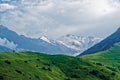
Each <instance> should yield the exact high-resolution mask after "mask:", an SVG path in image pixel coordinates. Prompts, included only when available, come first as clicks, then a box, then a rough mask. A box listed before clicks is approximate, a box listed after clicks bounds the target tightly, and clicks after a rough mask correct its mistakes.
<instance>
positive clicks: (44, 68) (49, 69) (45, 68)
mask: <svg viewBox="0 0 120 80" xmlns="http://www.w3.org/2000/svg"><path fill="white" fill-rule="evenodd" d="M42 69H43V70H48V71H52V69H51V68H50V67H48V68H47V67H42Z"/></svg>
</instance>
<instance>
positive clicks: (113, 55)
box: [81, 43, 120, 80]
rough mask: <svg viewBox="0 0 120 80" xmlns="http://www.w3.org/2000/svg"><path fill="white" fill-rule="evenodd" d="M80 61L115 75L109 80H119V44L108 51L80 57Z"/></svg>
mask: <svg viewBox="0 0 120 80" xmlns="http://www.w3.org/2000/svg"><path fill="white" fill-rule="evenodd" d="M81 59H82V60H84V61H88V62H90V63H93V64H96V65H99V66H103V67H105V68H107V70H109V71H110V72H111V71H112V72H113V73H112V74H114V75H115V76H114V77H112V78H113V79H112V78H111V80H120V78H119V76H120V43H117V44H115V45H114V46H113V47H112V48H110V49H109V50H106V51H102V52H99V53H96V54H91V55H85V56H82V57H81ZM109 77H110V76H109Z"/></svg>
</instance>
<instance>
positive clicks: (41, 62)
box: [0, 44, 120, 80]
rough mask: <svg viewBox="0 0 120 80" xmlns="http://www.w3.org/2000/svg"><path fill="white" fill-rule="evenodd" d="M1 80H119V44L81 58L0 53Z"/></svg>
mask: <svg viewBox="0 0 120 80" xmlns="http://www.w3.org/2000/svg"><path fill="white" fill-rule="evenodd" d="M0 80H120V44H116V45H115V46H114V47H113V48H111V49H110V50H107V51H104V52H99V53H96V54H91V55H86V56H82V57H81V58H76V57H71V56H65V55H46V54H39V53H32V52H21V53H0Z"/></svg>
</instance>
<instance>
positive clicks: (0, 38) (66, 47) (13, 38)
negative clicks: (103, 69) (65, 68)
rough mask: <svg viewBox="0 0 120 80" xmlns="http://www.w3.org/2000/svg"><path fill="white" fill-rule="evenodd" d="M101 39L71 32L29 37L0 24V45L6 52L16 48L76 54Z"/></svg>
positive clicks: (17, 49) (18, 49)
mask: <svg viewBox="0 0 120 80" xmlns="http://www.w3.org/2000/svg"><path fill="white" fill-rule="evenodd" d="M101 40H102V38H95V37H92V36H88V37H84V36H75V35H71V34H68V35H65V36H62V37H60V38H58V39H56V40H53V39H48V38H47V37H46V36H41V37H40V38H38V39H37V38H29V37H26V36H24V35H18V34H17V33H16V32H14V31H12V30H10V29H8V28H7V27H5V26H3V25H0V45H1V46H4V47H3V48H1V49H3V51H4V50H5V51H6V52H9V51H10V50H11V51H12V50H16V51H34V52H42V53H48V54H68V55H77V54H80V53H81V52H83V51H84V50H86V49H88V48H90V47H91V46H93V45H94V44H96V43H98V42H100V41H101ZM4 48H5V49H4ZM7 49H8V51H7ZM1 51H2V50H1Z"/></svg>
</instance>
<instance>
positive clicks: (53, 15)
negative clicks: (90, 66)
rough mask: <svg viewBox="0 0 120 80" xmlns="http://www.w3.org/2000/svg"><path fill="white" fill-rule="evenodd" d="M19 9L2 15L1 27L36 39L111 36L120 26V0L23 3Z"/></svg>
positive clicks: (29, 1) (38, 0)
mask: <svg viewBox="0 0 120 80" xmlns="http://www.w3.org/2000/svg"><path fill="white" fill-rule="evenodd" d="M8 5H10V4H8ZM11 5H12V4H11ZM15 6H17V9H15V10H14V11H9V12H6V13H2V14H1V15H2V17H1V18H0V19H1V22H0V24H3V25H6V26H8V27H9V28H10V29H13V30H15V31H17V32H18V33H20V34H26V35H28V36H33V37H39V36H40V35H46V36H49V37H56V36H57V37H58V36H61V35H64V34H68V33H69V34H70V33H72V34H73V33H74V34H78V35H79V34H80V35H81V33H82V34H85V35H86V34H90V35H92V34H95V35H97V36H107V35H108V34H110V33H111V32H113V31H114V30H115V29H116V28H117V26H118V25H120V23H119V21H120V16H119V14H120V9H119V8H120V2H119V1H118V0H22V2H21V4H16V5H15V4H14V7H15ZM14 7H11V9H13V8H14ZM8 9H10V8H8ZM8 9H7V10H8ZM106 30H107V31H106ZM99 31H100V32H99ZM104 31H105V32H104ZM98 32H99V33H98Z"/></svg>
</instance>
